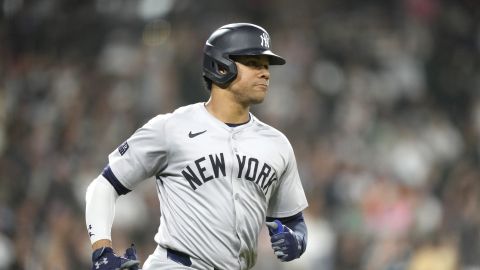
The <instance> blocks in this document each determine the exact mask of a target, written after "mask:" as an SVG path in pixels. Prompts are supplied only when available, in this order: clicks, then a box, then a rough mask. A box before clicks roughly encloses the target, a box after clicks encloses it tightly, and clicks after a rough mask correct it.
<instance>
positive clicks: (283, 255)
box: [266, 212, 308, 261]
mask: <svg viewBox="0 0 480 270" xmlns="http://www.w3.org/2000/svg"><path fill="white" fill-rule="evenodd" d="M266 221H267V227H268V228H269V234H270V240H271V242H272V248H273V250H274V252H275V255H276V256H277V258H278V259H280V260H281V261H291V260H294V259H297V258H299V257H300V256H302V254H303V253H304V252H305V249H306V248H307V238H308V231H307V225H306V224H305V219H304V218H303V213H302V212H299V213H297V214H296V215H293V216H290V217H284V218H275V217H267V218H266Z"/></svg>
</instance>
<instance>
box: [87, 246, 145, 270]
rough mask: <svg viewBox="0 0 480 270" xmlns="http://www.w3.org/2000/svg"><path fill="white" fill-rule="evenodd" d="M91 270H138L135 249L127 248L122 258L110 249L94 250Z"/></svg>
mask: <svg viewBox="0 0 480 270" xmlns="http://www.w3.org/2000/svg"><path fill="white" fill-rule="evenodd" d="M92 263H93V266H92V270H121V269H128V270H139V268H138V265H139V264H140V261H138V260H137V252H136V250H135V247H134V246H133V244H132V246H131V247H129V248H127V250H126V251H125V254H124V255H123V256H118V255H117V254H115V253H114V252H113V249H112V248H110V247H102V248H99V249H96V250H95V251H94V252H93V254H92Z"/></svg>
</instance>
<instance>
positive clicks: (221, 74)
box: [203, 47, 237, 88]
mask: <svg viewBox="0 0 480 270" xmlns="http://www.w3.org/2000/svg"><path fill="white" fill-rule="evenodd" d="M203 76H205V77H207V78H208V79H210V80H212V81H213V82H214V83H215V84H217V85H218V86H220V87H222V88H225V87H227V86H228V84H229V83H230V82H232V81H233V80H234V79H235V78H236V77H237V66H236V65H235V62H234V61H233V60H231V59H229V58H225V57H224V56H223V55H222V54H221V53H219V52H218V51H217V50H215V49H214V48H212V47H208V48H207V49H206V50H205V54H204V57H203Z"/></svg>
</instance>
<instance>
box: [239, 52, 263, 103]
mask: <svg viewBox="0 0 480 270" xmlns="http://www.w3.org/2000/svg"><path fill="white" fill-rule="evenodd" d="M234 60H235V63H236V65H237V70H238V74H237V77H236V78H235V80H234V81H233V82H232V83H231V84H230V91H231V92H232V93H233V94H234V96H235V98H236V100H237V101H238V102H239V103H241V104H244V105H250V104H257V103H261V102H262V101H263V100H264V98H265V96H266V94H267V90H268V84H269V80H270V72H269V70H268V63H269V61H268V57H267V56H265V55H258V56H237V57H235V58H234Z"/></svg>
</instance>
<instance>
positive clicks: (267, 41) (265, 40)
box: [260, 32, 270, 48]
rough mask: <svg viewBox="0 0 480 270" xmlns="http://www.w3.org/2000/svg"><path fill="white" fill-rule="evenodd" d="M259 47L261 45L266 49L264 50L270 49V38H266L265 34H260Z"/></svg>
mask: <svg viewBox="0 0 480 270" xmlns="http://www.w3.org/2000/svg"><path fill="white" fill-rule="evenodd" d="M260 39H261V40H260V45H262V46H263V47H266V48H269V47H270V37H269V36H268V34H267V33H265V32H264V33H262V34H261V35H260Z"/></svg>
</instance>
